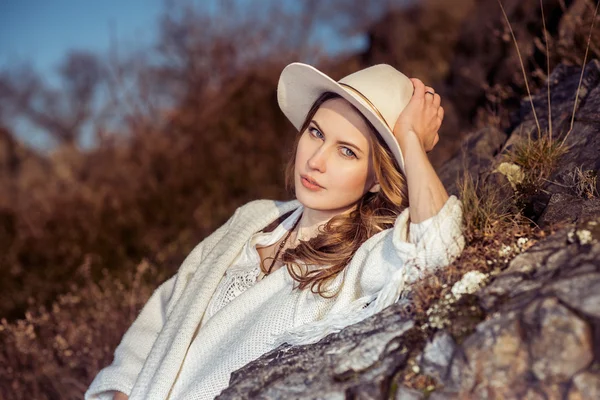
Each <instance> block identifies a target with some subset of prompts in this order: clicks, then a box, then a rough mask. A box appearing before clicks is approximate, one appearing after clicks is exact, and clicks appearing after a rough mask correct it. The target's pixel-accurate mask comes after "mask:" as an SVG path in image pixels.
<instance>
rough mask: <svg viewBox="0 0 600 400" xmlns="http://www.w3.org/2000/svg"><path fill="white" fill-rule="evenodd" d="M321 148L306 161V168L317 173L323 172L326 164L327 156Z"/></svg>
mask: <svg viewBox="0 0 600 400" xmlns="http://www.w3.org/2000/svg"><path fill="white" fill-rule="evenodd" d="M323 150H324V149H323V148H322V147H320V148H318V149H317V150H315V152H314V153H313V155H312V156H311V157H310V158H309V159H308V166H309V167H310V168H311V169H314V170H317V171H319V172H325V169H326V164H327V155H326V154H325V151H323Z"/></svg>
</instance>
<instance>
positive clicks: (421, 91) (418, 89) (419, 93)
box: [411, 78, 425, 99]
mask: <svg viewBox="0 0 600 400" xmlns="http://www.w3.org/2000/svg"><path fill="white" fill-rule="evenodd" d="M411 81H412V83H413V86H414V87H415V91H414V93H413V97H416V98H420V99H422V98H423V97H424V96H425V84H424V83H423V82H422V81H421V80H420V79H418V78H411Z"/></svg>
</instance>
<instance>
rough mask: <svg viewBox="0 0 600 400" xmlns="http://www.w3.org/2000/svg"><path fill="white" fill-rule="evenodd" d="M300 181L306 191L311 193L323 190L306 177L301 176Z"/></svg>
mask: <svg viewBox="0 0 600 400" xmlns="http://www.w3.org/2000/svg"><path fill="white" fill-rule="evenodd" d="M300 181H302V186H304V187H305V188H307V189H310V190H313V191H318V190H321V189H323V187H322V186H321V185H319V184H318V183H317V182H316V181H314V180H312V179H311V178H309V177H308V176H306V175H301V176H300Z"/></svg>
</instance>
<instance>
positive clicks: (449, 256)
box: [361, 196, 465, 293]
mask: <svg viewBox="0 0 600 400" xmlns="http://www.w3.org/2000/svg"><path fill="white" fill-rule="evenodd" d="M384 236H385V237H384V239H383V240H381V241H380V242H379V243H378V244H377V246H376V247H375V248H374V249H373V250H372V252H371V253H372V255H373V256H374V257H372V259H371V260H369V261H370V262H368V263H367V265H368V267H367V268H365V269H364V270H363V271H362V277H361V286H362V291H363V292H364V293H374V292H376V291H378V290H379V289H381V288H382V287H383V286H384V285H385V284H386V283H387V282H388V281H389V279H390V277H391V276H392V275H398V274H401V275H402V279H401V282H403V285H407V284H410V283H413V282H415V281H416V280H418V279H420V278H422V277H424V276H425V275H427V274H429V273H431V272H433V271H435V270H436V269H438V268H440V267H444V266H446V265H448V264H450V263H452V261H454V259H456V258H457V257H458V256H459V255H460V253H461V252H462V250H463V248H464V245H465V239H464V236H463V233H462V206H461V202H460V201H459V200H458V199H457V198H456V196H450V197H449V198H448V200H447V201H446V203H444V205H443V207H442V208H441V209H440V211H438V213H437V214H436V215H434V216H432V217H430V218H428V219H426V220H425V221H422V222H419V223H413V222H410V218H409V209H406V210H404V211H403V212H402V213H400V215H398V217H397V218H396V222H395V224H394V227H393V229H391V230H390V231H389V232H386V234H385V235H384ZM370 258H371V257H370ZM399 289H400V290H404V289H405V288H404V287H403V288H399Z"/></svg>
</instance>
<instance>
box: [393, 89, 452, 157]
mask: <svg viewBox="0 0 600 400" xmlns="http://www.w3.org/2000/svg"><path fill="white" fill-rule="evenodd" d="M411 81H412V83H413V85H414V87H415V91H414V93H413V96H412V98H411V99H410V101H409V103H408V105H407V106H406V108H405V109H404V110H402V112H401V113H400V116H399V117H398V120H397V121H396V125H395V126H394V136H396V140H398V143H399V144H400V148H404V143H405V142H406V141H407V140H410V139H413V137H411V136H415V135H416V138H417V139H418V140H419V142H420V143H421V147H422V148H423V150H425V151H431V150H432V149H433V148H434V146H435V145H436V144H437V142H438V141H439V139H440V137H439V135H438V130H439V129H440V126H441V125H442V120H443V119H444V109H443V108H442V107H441V106H440V103H441V101H442V100H441V98H440V95H439V94H437V93H435V91H434V90H433V88H431V87H429V86H425V85H424V84H423V82H421V80H419V79H417V78H411ZM428 92H429V93H428ZM431 93H433V94H431Z"/></svg>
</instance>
